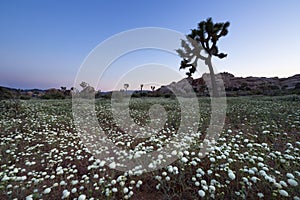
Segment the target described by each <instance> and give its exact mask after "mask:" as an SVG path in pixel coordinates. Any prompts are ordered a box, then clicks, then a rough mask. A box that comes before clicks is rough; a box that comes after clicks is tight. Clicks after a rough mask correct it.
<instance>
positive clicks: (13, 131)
mask: <svg viewBox="0 0 300 200" xmlns="http://www.w3.org/2000/svg"><path fill="white" fill-rule="evenodd" d="M153 104H161V105H162V106H164V108H165V110H166V111H167V114H168V120H167V123H166V124H165V126H164V130H162V131H160V132H159V133H157V134H153V135H151V136H150V137H149V138H144V139H135V138H132V137H129V136H128V135H127V133H126V131H124V130H119V129H118V127H117V126H116V124H115V122H114V121H113V117H112V113H111V107H110V105H111V101H110V100H108V99H96V104H95V105H96V106H95V108H96V115H97V118H98V120H99V124H100V126H101V127H102V128H103V129H105V131H106V134H107V135H108V136H109V137H110V138H112V140H113V141H115V145H117V146H120V147H121V148H127V149H129V150H130V151H131V152H133V153H135V155H137V154H143V153H147V152H149V151H151V150H155V149H157V148H159V147H160V146H163V145H164V142H166V141H167V140H168V137H169V136H171V135H172V134H174V133H175V132H176V130H177V129H178V126H179V123H180V117H181V114H180V106H179V104H178V101H177V100H176V99H171V98H168V99H167V98H166V99H164V98H136V99H135V98H133V99H131V102H130V115H131V117H132V118H133V119H134V121H135V122H136V123H137V124H140V125H145V124H147V122H148V120H149V116H148V114H147V113H148V109H149V107H150V106H151V105H153ZM199 105H200V119H199V127H198V131H197V132H195V133H190V134H189V135H190V136H191V137H192V140H193V141H192V143H191V145H190V146H189V148H186V149H184V150H182V151H176V150H174V151H172V154H174V155H175V154H176V155H177V156H178V160H176V161H175V162H173V163H171V164H169V165H168V166H166V167H163V168H162V169H159V170H155V171H151V172H146V173H140V174H139V173H135V172H134V171H126V172H122V171H118V170H116V169H115V166H114V164H113V163H108V162H107V160H101V159H98V158H97V157H96V156H94V154H92V153H91V152H90V150H89V149H88V148H87V147H86V146H85V145H84V143H83V142H82V141H81V138H80V135H79V133H78V130H76V128H75V124H74V121H73V115H72V100H70V99H69V100H28V101H8V100H6V101H1V103H0V133H1V137H0V199H27V200H30V199H78V200H84V199H187V200H188V199H295V200H296V199H300V185H299V184H300V97H299V96H284V97H260V96H256V97H230V98H227V114H226V119H225V125H224V127H223V131H222V133H221V135H220V137H219V138H218V140H217V141H216V143H215V144H214V145H213V146H212V147H211V151H209V152H208V155H206V156H205V157H203V156H200V152H201V147H202V146H203V142H205V139H204V138H205V134H206V129H207V128H208V126H209V122H210V114H211V113H210V112H211V108H210V99H209V98H199ZM163 156H167V155H163ZM163 156H162V157H161V160H163V159H164V157H163Z"/></svg>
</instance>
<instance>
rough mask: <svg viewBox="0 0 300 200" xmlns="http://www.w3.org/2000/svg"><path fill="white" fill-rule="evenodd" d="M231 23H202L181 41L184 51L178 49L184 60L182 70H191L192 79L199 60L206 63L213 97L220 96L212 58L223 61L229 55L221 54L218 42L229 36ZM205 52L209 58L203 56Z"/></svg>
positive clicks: (209, 21) (189, 74)
mask: <svg viewBox="0 0 300 200" xmlns="http://www.w3.org/2000/svg"><path fill="white" fill-rule="evenodd" d="M229 25H230V23H229V22H225V23H213V21H212V19H211V18H208V19H207V20H206V21H202V22H200V23H199V24H198V28H197V29H192V30H191V33H190V34H189V35H187V37H186V38H187V40H182V41H181V46H182V49H177V50H176V51H177V53H178V54H179V56H180V57H181V58H183V60H182V61H181V66H180V69H185V68H187V67H189V68H190V70H189V72H188V73H187V75H188V76H189V77H190V76H192V74H193V73H194V72H195V71H196V67H197V62H198V60H199V59H201V60H203V61H205V64H206V65H207V66H208V68H209V72H210V77H211V84H212V89H213V96H218V91H217V85H216V79H215V73H214V69H213V67H212V62H211V61H212V56H216V57H218V58H220V59H223V58H225V57H226V56H227V54H224V53H220V52H219V49H218V47H217V42H218V40H219V39H220V38H221V37H223V36H226V35H227V34H228V27H229ZM202 50H204V51H205V52H206V54H207V56H204V55H201V51H202Z"/></svg>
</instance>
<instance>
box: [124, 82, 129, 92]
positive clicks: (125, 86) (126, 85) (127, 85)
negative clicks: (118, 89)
mask: <svg viewBox="0 0 300 200" xmlns="http://www.w3.org/2000/svg"><path fill="white" fill-rule="evenodd" d="M128 88H129V84H128V83H125V84H124V89H125V91H127V89H128Z"/></svg>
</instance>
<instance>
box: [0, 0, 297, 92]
mask: <svg viewBox="0 0 300 200" xmlns="http://www.w3.org/2000/svg"><path fill="white" fill-rule="evenodd" d="M299 9H300V1H297V0H289V1H279V0H264V1H258V0H253V1H233V0H232V1H226V2H225V1H224V2H222V3H221V1H196V0H195V1H188V0H187V1H176V0H173V1H171V0H165V1H159V0H152V1H142V0H139V1H128V0H126V1H114V0H113V1H104V0H100V1H58V0H57V1H54V0H53V1H50V0H49V1H48V0H43V1H32V0H28V1H14V0H11V1H9V0H7V1H5V0H2V1H0V27H1V29H0V30H1V31H0V76H1V79H0V85H2V86H9V87H15V88H44V89H45V88H50V87H56V88H58V87H60V86H67V87H71V86H72V85H73V82H74V79H75V77H76V74H77V72H78V70H79V67H80V65H81V64H82V62H83V61H84V59H85V58H86V56H87V55H88V54H89V52H90V51H91V50H92V49H94V48H95V47H96V46H97V45H98V44H99V43H101V42H102V41H104V40H105V39H107V38H109V37H111V36H113V35H114V34H117V33H120V32H123V31H126V30H129V29H133V28H141V27H162V28H168V29H173V30H176V31H179V32H182V33H184V34H188V33H189V30H190V29H192V28H195V27H196V26H197V23H198V22H200V21H202V20H205V19H206V18H208V17H212V18H213V20H214V21H215V22H225V21H230V23H231V25H230V27H229V34H228V35H227V36H226V37H224V38H222V40H221V41H220V43H219V46H220V50H222V51H223V52H226V53H228V57H227V58H226V59H223V60H215V66H216V68H217V69H218V71H219V72H222V71H228V72H231V73H233V74H234V75H236V76H267V77H273V76H279V77H287V76H291V75H294V74H296V73H300V70H299V69H300V67H299V66H300V61H299V56H298V55H299V52H300V39H299V35H300V22H299V19H300V12H299ZM146 55H147V54H146ZM151 55H153V54H152V53H151V52H150V54H149V56H151ZM142 57H143V56H138V58H139V59H140V61H141V62H143V61H142V60H141V59H142ZM176 59H179V58H174V62H171V63H170V65H172V66H171V67H173V68H174V69H176V70H177V68H178V66H179V63H178V65H176V64H175V63H177V60H176ZM146 60H147V62H149V60H148V59H146ZM145 62H146V61H145ZM127 63H128V62H127ZM129 64H130V63H129ZM129 64H128V65H129ZM173 65H176V66H173ZM118 67H122V65H119V66H116V67H115V69H114V70H112V71H111V72H110V74H109V75H107V77H106V83H105V85H103V86H101V85H99V88H97V89H102V90H109V89H111V85H112V84H113V83H114V82H116V81H118V80H116V79H117V77H115V76H114V74H115V73H117V71H119V69H118ZM180 73H182V75H183V76H184V73H185V72H184V71H182V72H180ZM110 83H111V85H110ZM132 86H133V88H132V89H135V88H136V87H137V83H135V85H134V84H133V85H132Z"/></svg>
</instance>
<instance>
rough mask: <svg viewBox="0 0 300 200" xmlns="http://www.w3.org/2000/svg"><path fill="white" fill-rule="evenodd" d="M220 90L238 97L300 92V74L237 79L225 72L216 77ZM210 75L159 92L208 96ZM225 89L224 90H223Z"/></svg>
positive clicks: (182, 81)
mask: <svg viewBox="0 0 300 200" xmlns="http://www.w3.org/2000/svg"><path fill="white" fill-rule="evenodd" d="M216 80H217V85H218V89H219V90H220V91H221V90H223V91H224V90H225V91H226V94H227V95H228V96H236V95H253V94H254V95H255V94H256V95H258V94H264V95H280V94H289V93H293V92H295V91H296V92H299V90H300V74H297V75H294V76H291V77H288V78H278V77H271V78H267V77H252V76H250V77H245V78H244V77H235V76H234V75H233V74H230V73H228V72H223V73H220V74H217V75H216ZM210 85H211V82H210V75H209V74H203V75H202V77H201V78H198V79H193V78H192V77H188V78H184V79H182V80H180V81H178V82H177V83H176V82H172V83H171V84H169V85H167V86H162V87H161V88H159V89H158V90H157V92H159V93H161V94H168V93H176V94H179V95H184V94H187V93H189V92H191V91H190V88H193V91H194V92H196V94H197V95H199V96H208V95H209V91H211V86H210ZM222 87H223V88H222Z"/></svg>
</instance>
